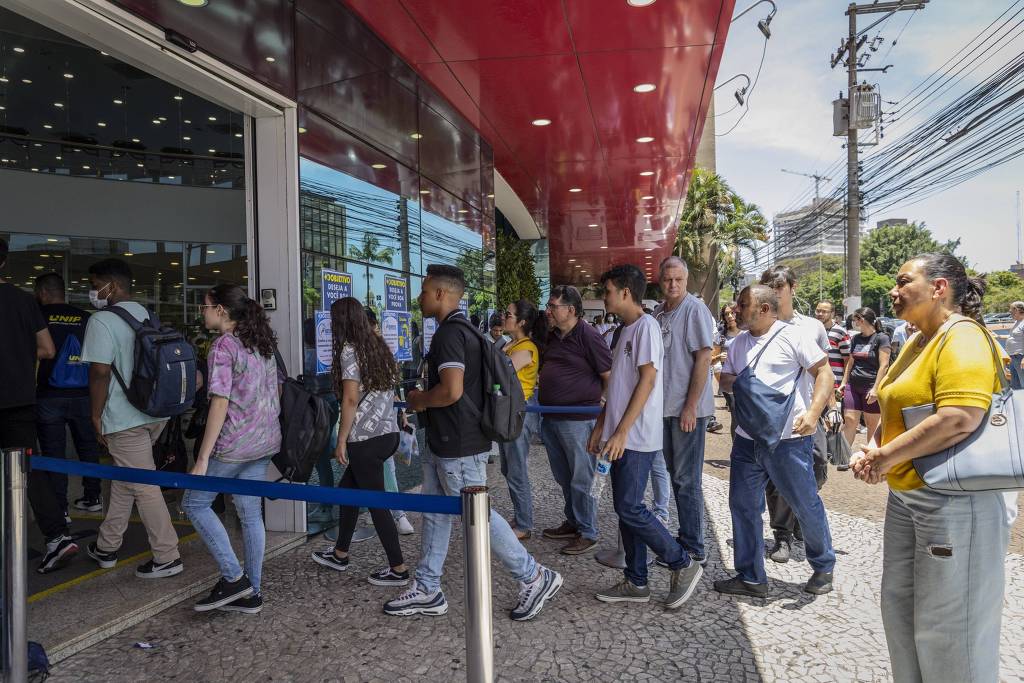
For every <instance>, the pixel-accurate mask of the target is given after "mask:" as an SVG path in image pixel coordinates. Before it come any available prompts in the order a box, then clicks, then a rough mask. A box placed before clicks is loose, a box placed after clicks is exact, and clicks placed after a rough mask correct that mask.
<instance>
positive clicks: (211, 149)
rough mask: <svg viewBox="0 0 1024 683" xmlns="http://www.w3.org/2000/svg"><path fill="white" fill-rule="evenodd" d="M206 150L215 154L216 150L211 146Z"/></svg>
mask: <svg viewBox="0 0 1024 683" xmlns="http://www.w3.org/2000/svg"><path fill="white" fill-rule="evenodd" d="M206 151H207V152H209V153H210V154H216V153H217V150H215V149H214V148H213V147H210V148H209V149H207V150H206Z"/></svg>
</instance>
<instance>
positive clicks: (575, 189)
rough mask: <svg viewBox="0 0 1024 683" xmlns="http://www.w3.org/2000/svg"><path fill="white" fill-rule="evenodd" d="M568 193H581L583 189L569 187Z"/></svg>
mask: <svg viewBox="0 0 1024 683" xmlns="http://www.w3.org/2000/svg"><path fill="white" fill-rule="evenodd" d="M569 192H583V188H581V187H570V188H569Z"/></svg>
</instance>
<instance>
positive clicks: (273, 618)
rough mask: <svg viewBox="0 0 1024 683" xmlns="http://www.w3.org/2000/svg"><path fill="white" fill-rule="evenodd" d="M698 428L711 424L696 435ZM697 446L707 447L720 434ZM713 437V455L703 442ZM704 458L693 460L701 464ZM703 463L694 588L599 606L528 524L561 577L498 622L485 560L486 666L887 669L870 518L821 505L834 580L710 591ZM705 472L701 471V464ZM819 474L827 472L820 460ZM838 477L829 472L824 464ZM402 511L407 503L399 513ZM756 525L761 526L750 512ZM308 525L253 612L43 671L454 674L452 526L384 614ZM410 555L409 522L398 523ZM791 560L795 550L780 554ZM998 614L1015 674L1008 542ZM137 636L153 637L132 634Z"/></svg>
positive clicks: (508, 601)
mask: <svg viewBox="0 0 1024 683" xmlns="http://www.w3.org/2000/svg"><path fill="white" fill-rule="evenodd" d="M712 438H714V437H712ZM727 442H728V437H725V438H724V440H723V439H721V438H720V437H719V438H718V439H717V441H716V444H715V447H714V448H712V447H710V446H709V455H708V458H709V460H711V459H713V458H715V457H718V458H720V457H721V450H722V448H724V447H725V446H724V444H727ZM716 448H717V449H718V455H714V453H713V451H715V449H716ZM530 465H531V468H532V469H531V473H532V479H533V486H534V491H535V494H534V495H535V504H536V506H537V513H536V517H537V519H536V522H537V525H538V528H542V527H545V526H553V525H555V524H557V523H559V522H560V521H561V514H560V511H561V507H562V503H561V496H560V494H559V492H558V491H557V487H556V486H555V485H554V483H553V482H552V481H551V478H550V472H549V470H548V467H547V462H546V457H545V455H544V451H543V448H542V447H537V446H535V447H534V448H533V450H532V452H531V461H530ZM708 467H709V468H711V467H712V466H711V465H710V464H709V466H708ZM723 469H724V472H725V473H727V471H728V470H727V468H723V467H722V466H721V465H720V466H719V467H718V468H717V471H715V472H714V474H715V475H716V476H708V477H705V491H706V498H707V508H708V513H709V514H708V524H709V533H710V534H711V543H710V562H709V565H708V571H707V574H706V576H705V578H704V579H702V583H701V586H700V588H699V589H698V591H697V592H696V593H695V594H694V597H693V598H692V599H691V600H690V601H689V602H688V603H687V604H685V605H684V606H683V607H682V608H681V609H679V610H676V611H671V612H670V611H667V610H665V609H664V608H663V607H661V606H660V605H659V604H657V602H656V601H655V600H657V599H660V598H661V597H662V596H663V595H664V593H665V592H666V590H667V583H668V581H667V572H666V570H660V569H657V568H656V567H652V580H651V585H652V589H653V592H654V600H652V602H651V603H649V604H646V605H629V606H621V605H615V606H613V605H605V604H603V603H600V602H598V601H596V600H595V599H594V597H593V594H594V591H595V590H596V589H598V588H602V587H604V586H605V585H607V584H610V583H612V582H615V581H617V580H618V579H619V577H620V576H621V575H620V574H618V573H617V572H614V571H612V570H608V569H605V568H603V567H601V566H600V565H598V564H597V563H596V562H595V561H594V560H593V557H592V555H587V556H583V557H576V558H570V557H566V556H563V555H560V554H558V552H557V549H558V547H559V546H558V544H557V543H556V542H554V541H547V540H544V539H541V538H540V537H539V534H538V535H535V536H534V538H533V539H532V540H530V541H527V547H528V548H529V549H530V550H531V551H532V552H534V553H535V554H536V556H537V557H538V559H540V561H542V562H543V563H545V564H546V565H548V566H549V567H552V568H554V569H556V570H557V571H560V572H562V573H563V575H564V576H565V586H564V588H563V589H562V591H561V592H560V593H559V594H558V595H557V596H556V597H555V599H554V600H553V601H552V602H551V603H549V605H548V606H547V607H546V608H545V610H544V611H543V612H542V613H541V614H540V615H539V616H538V617H537V618H536V619H535V620H533V621H531V622H526V623H516V622H512V621H511V620H509V619H508V617H507V609H508V608H509V607H511V605H512V604H513V603H514V602H515V590H516V586H515V585H514V582H513V581H511V579H509V578H508V576H507V575H506V574H504V573H503V571H502V569H501V567H500V566H498V565H495V566H494V569H493V572H494V577H495V580H494V605H495V610H494V631H495V643H496V649H495V663H496V670H497V672H498V678H499V680H502V681H623V680H629V681H676V680H687V681H730V682H731V681H762V680H763V681H822V682H825V681H887V680H889V679H890V674H889V670H888V669H889V662H888V655H887V651H886V648H885V640H884V636H883V634H882V628H881V618H880V614H879V608H878V595H879V582H880V573H881V524H880V522H879V521H878V518H875V519H868V518H865V517H862V516H858V515H853V514H847V513H845V512H838V511H834V510H831V511H830V521H831V524H832V533H833V537H834V539H835V545H836V548H837V551H838V553H839V564H838V566H837V570H836V572H837V573H836V590H835V591H834V592H833V593H832V594H830V595H827V596H822V597H814V596H811V595H808V594H805V593H803V592H802V591H801V589H800V588H801V586H802V584H803V582H804V581H805V580H806V579H807V577H808V576H809V574H810V568H809V567H808V565H807V564H806V563H804V562H802V561H791V562H790V563H788V564H785V565H778V564H775V563H772V562H768V565H769V566H768V571H769V575H770V577H771V580H772V594H771V596H770V597H769V599H767V600H752V599H736V598H727V597H722V596H719V595H718V594H717V593H715V592H714V591H713V590H711V581H712V580H714V579H718V578H723V577H726V576H727V575H728V574H729V571H730V569H731V564H732V556H731V547H730V544H731V528H730V521H729V511H728V484H727V482H726V481H724V480H723V478H721V477H722V476H723V474H724V473H723V472H722V471H721V470H723ZM709 473H710V472H709ZM834 474H835V473H834ZM490 476H491V479H490V481H491V484H492V486H493V493H494V505H495V506H496V508H497V509H498V510H499V511H501V512H502V513H507V512H508V511H509V510H510V506H509V502H508V495H507V489H506V488H505V486H504V482H503V480H502V478H501V476H500V474H499V473H498V470H497V466H494V467H492V468H491V472H490ZM838 476H842V475H838ZM412 517H413V519H414V523H416V524H417V526H418V521H419V520H418V519H417V518H418V515H413V516H412ZM614 524H615V518H614V514H613V513H612V510H611V503H610V500H609V499H608V497H607V496H606V497H605V500H603V501H602V505H601V532H602V534H603V537H602V543H603V544H611V543H614V539H615V537H614ZM766 528H767V525H766ZM323 544H324V542H323V540H322V539H320V538H316V539H314V540H312V541H311V542H309V543H307V544H306V545H305V546H303V547H300V548H298V549H295V550H293V551H290V552H289V553H286V554H285V555H282V556H281V557H278V558H275V559H273V560H271V561H270V562H268V563H267V566H266V569H265V574H264V584H265V590H266V594H267V604H266V607H265V608H264V610H263V612H262V613H261V614H260V615H257V616H248V615H243V614H228V613H214V614H212V615H211V614H205V615H204V614H198V613H195V612H193V611H192V608H191V604H189V603H186V604H181V605H178V606H177V607H175V608H172V609H170V610H168V611H166V612H164V613H162V614H160V615H157V616H156V617H153V618H151V619H149V620H147V621H145V622H143V623H141V624H139V625H137V626H135V627H132V628H130V629H128V630H126V631H124V632H122V633H119V634H117V635H116V636H114V637H112V638H110V639H109V640H107V641H105V642H103V643H101V644H99V645H96V646H94V647H92V648H90V649H88V650H86V651H84V652H82V653H80V654H78V655H76V656H74V657H72V658H70V659H68V660H65V661H63V662H61V663H60V664H59V665H58V666H57V667H56V668H55V670H54V675H53V678H52V679H51V680H53V681H57V682H62V681H104V682H107V681H139V680H188V681H224V680H246V681H346V682H347V681H389V682H390V681H439V682H444V683H450V682H451V681H460V680H464V677H465V648H464V641H463V637H464V634H463V619H464V614H463V604H464V601H463V598H462V595H461V593H462V566H461V565H462V562H461V534H460V533H459V532H458V530H456V533H455V534H453V544H452V551H451V553H450V555H449V561H448V569H449V570H450V573H449V574H448V575H447V576H446V578H445V586H446V587H447V591H446V594H447V596H448V599H449V603H450V607H451V609H450V611H449V613H448V615H446V616H444V617H411V618H394V617H387V616H385V615H384V614H382V612H381V603H382V601H383V600H385V599H387V598H388V597H390V596H391V595H392V594H393V593H394V591H389V590H387V589H382V588H376V587H373V586H370V585H369V584H367V583H366V581H365V576H366V574H368V573H369V572H370V571H371V570H373V569H374V568H376V567H377V566H380V565H382V564H383V562H384V556H383V551H382V550H381V549H380V546H379V544H377V543H376V542H375V541H371V542H368V543H364V544H360V545H357V546H354V553H355V554H354V556H353V557H354V559H353V566H352V568H351V569H350V570H349V571H348V572H347V573H343V574H339V573H335V572H333V571H330V570H327V569H325V568H322V567H319V566H317V565H315V564H314V563H313V562H312V561H311V560H309V553H310V551H311V550H312V549H315V548H319V547H320V546H322V545H323ZM403 548H404V549H405V551H406V556H407V558H409V560H410V561H413V562H414V561H415V558H416V557H417V555H418V548H419V535H418V534H417V535H415V536H411V537H405V538H403ZM795 559H798V560H802V559H803V555H802V550H801V549H799V546H798V549H797V553H796V558H795ZM1007 563H1008V566H1007V576H1008V586H1007V600H1006V609H1005V612H1004V622H1003V623H1004V625H1003V655H1002V664H1003V677H1004V680H1024V662H1022V655H1021V649H1022V648H1021V645H1022V644H1024V618H1022V617H1024V578H1022V577H1024V557H1021V556H1020V555H1011V556H1010V557H1009V558H1008V560H1007ZM138 641H145V642H148V643H150V644H152V645H154V647H153V649H149V650H143V649H139V648H137V647H135V645H134V644H135V643H136V642H138Z"/></svg>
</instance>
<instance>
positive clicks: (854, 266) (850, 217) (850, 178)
mask: <svg viewBox="0 0 1024 683" xmlns="http://www.w3.org/2000/svg"><path fill="white" fill-rule="evenodd" d="M926 4H928V0H916V1H911V0H896V1H895V2H874V3H871V4H864V5H858V4H857V3H850V6H849V7H848V8H847V9H846V16H847V17H849V19H850V30H849V34H848V35H847V38H846V41H845V44H841V45H840V48H839V51H838V52H837V53H836V54H835V55H834V56H833V57H832V67H833V68H835V66H836V65H837V64H838V63H839V62H840V60H842V58H843V55H844V54H845V55H846V67H847V79H846V86H847V95H846V96H847V100H846V102H847V107H848V110H849V128H848V129H847V133H846V176H847V181H846V187H847V194H846V296H847V298H849V299H851V300H852V301H851V302H850V303H851V305H852V306H855V307H859V306H860V173H859V168H858V165H859V163H860V160H859V149H858V147H857V144H858V143H857V123H858V121H857V118H858V117H857V115H856V112H855V110H854V103H855V97H854V96H855V93H856V91H857V66H858V65H857V49H858V48H859V47H861V46H862V45H863V44H864V43H865V42H867V35H861V34H866V33H867V32H868V31H870V30H871V29H872V28H874V27H875V26H877V25H878V24H880V23H882V22H883V21H885V20H886V19H887V18H889V17H890V16H892V15H893V14H894V13H896V12H901V11H904V10H919V9H924V6H925V5H926ZM879 13H884V14H885V16H883V17H881V18H880V19H879V20H878V21H876V22H874V23H873V24H871V25H870V26H868V27H866V28H864V29H862V30H861V31H860V32H858V31H857V15H858V14H879ZM886 68H888V67H886ZM864 71H884V70H883V69H864Z"/></svg>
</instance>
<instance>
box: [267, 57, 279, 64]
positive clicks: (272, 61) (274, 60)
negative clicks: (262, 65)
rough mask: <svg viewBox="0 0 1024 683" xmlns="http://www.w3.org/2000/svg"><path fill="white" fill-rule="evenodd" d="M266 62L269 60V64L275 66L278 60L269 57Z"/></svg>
mask: <svg viewBox="0 0 1024 683" xmlns="http://www.w3.org/2000/svg"><path fill="white" fill-rule="evenodd" d="M266 60H267V61H268V62H270V63H271V64H273V63H274V62H276V61H277V60H276V59H274V58H273V57H267V58H266Z"/></svg>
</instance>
